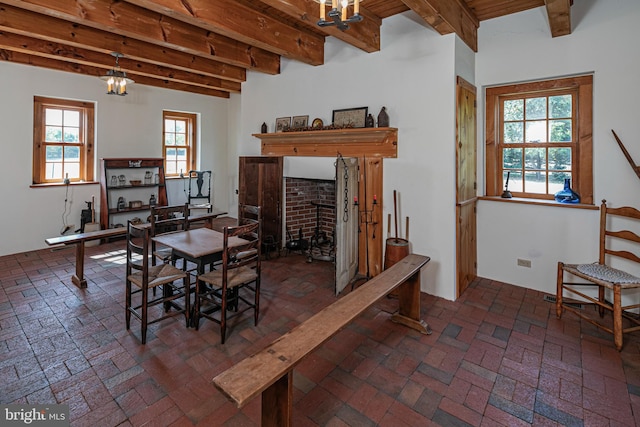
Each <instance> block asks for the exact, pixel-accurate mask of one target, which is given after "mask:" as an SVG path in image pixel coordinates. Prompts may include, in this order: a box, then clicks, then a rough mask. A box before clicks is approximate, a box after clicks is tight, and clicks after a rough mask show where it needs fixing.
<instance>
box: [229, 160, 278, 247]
mask: <svg viewBox="0 0 640 427" xmlns="http://www.w3.org/2000/svg"><path fill="white" fill-rule="evenodd" d="M238 170H239V179H238V184H239V191H238V202H239V203H240V204H247V205H256V206H261V207H262V239H263V241H265V242H266V241H270V240H271V239H273V243H274V244H275V245H276V246H275V247H277V248H278V249H280V248H282V186H283V183H282V175H283V159H282V157H240V164H239V168H238Z"/></svg>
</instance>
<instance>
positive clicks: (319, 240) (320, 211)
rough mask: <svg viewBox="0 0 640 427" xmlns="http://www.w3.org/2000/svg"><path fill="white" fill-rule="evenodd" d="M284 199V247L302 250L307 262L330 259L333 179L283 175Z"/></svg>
mask: <svg viewBox="0 0 640 427" xmlns="http://www.w3.org/2000/svg"><path fill="white" fill-rule="evenodd" d="M285 203H286V213H285V230H286V235H287V236H286V237H287V242H286V247H285V250H286V251H287V252H291V251H293V252H298V253H302V254H303V255H305V256H306V257H307V262H312V261H314V260H318V261H328V262H334V261H335V251H336V245H335V236H336V207H335V203H336V183H335V181H334V180H324V179H309V178H292V177H285Z"/></svg>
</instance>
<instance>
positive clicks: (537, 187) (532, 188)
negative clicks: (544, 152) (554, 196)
mask: <svg viewBox="0 0 640 427" xmlns="http://www.w3.org/2000/svg"><path fill="white" fill-rule="evenodd" d="M524 191H525V192H527V193H536V194H547V173H546V172H544V171H529V172H527V173H525V176H524Z"/></svg>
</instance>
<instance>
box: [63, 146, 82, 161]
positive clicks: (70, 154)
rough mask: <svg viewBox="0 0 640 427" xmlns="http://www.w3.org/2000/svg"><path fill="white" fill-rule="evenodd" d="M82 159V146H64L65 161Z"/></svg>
mask: <svg viewBox="0 0 640 427" xmlns="http://www.w3.org/2000/svg"><path fill="white" fill-rule="evenodd" d="M79 161H80V147H78V146H71V147H64V162H65V163H67V162H79Z"/></svg>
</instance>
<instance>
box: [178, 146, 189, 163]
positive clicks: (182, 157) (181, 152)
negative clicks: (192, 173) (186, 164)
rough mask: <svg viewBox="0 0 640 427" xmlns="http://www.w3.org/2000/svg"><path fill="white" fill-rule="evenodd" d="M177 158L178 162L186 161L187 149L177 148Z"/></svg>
mask: <svg viewBox="0 0 640 427" xmlns="http://www.w3.org/2000/svg"><path fill="white" fill-rule="evenodd" d="M176 151H177V156H176V157H177V158H178V160H186V159H187V149H186V148H178V149H177V150H176Z"/></svg>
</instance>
